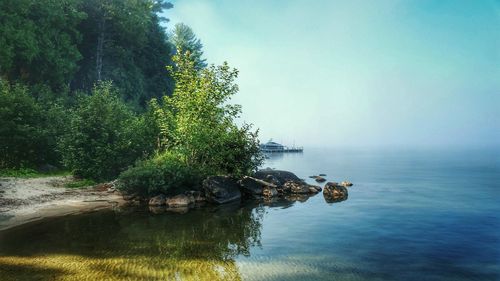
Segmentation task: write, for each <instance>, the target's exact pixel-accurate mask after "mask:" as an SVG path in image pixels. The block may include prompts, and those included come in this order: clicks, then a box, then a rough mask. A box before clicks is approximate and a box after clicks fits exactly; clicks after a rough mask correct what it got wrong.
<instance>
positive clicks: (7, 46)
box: [0, 0, 85, 91]
mask: <svg viewBox="0 0 500 281" xmlns="http://www.w3.org/2000/svg"><path fill="white" fill-rule="evenodd" d="M78 2H79V0H61V1H49V0H3V1H0V46H1V48H0V75H1V76H3V77H4V78H7V79H8V80H9V81H16V80H17V81H22V82H24V83H28V84H30V85H34V84H45V85H47V86H49V87H50V88H51V89H52V90H55V91H60V90H61V89H63V88H65V87H67V86H68V84H69V82H70V80H71V78H72V76H73V75H74V73H75V72H76V71H77V69H78V64H77V63H78V61H79V60H80V59H81V58H82V56H81V54H80V52H79V51H78V49H77V44H78V42H79V41H80V39H81V37H80V34H79V32H78V30H77V29H76V27H77V25H78V24H79V22H80V21H81V20H82V19H84V18H85V14H84V13H82V12H81V11H79V10H78V9H77V4H78Z"/></svg>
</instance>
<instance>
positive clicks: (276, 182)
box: [264, 175, 280, 186]
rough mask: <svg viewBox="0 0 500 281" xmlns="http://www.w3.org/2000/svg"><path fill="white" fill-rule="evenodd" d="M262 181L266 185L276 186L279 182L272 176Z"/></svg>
mask: <svg viewBox="0 0 500 281" xmlns="http://www.w3.org/2000/svg"><path fill="white" fill-rule="evenodd" d="M264 181H266V182H268V183H272V184H274V185H276V186H278V185H280V181H279V180H278V178H276V177H275V176H273V175H267V176H266V178H265V179H264Z"/></svg>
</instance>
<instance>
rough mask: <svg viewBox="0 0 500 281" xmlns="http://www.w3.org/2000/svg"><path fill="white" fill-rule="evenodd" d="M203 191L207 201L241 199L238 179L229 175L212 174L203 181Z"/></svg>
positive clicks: (223, 202)
mask: <svg viewBox="0 0 500 281" xmlns="http://www.w3.org/2000/svg"><path fill="white" fill-rule="evenodd" d="M203 191H204V192H205V197H206V198H207V201H209V202H212V203H217V204H225V203H229V202H233V201H239V200H241V192H240V185H239V183H238V180H237V179H235V178H233V177H229V176H212V177H208V178H206V179H205V180H204V181H203Z"/></svg>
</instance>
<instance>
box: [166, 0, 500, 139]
mask: <svg viewBox="0 0 500 281" xmlns="http://www.w3.org/2000/svg"><path fill="white" fill-rule="evenodd" d="M173 3H174V9H171V10H168V11H167V12H166V13H165V16H166V17H168V18H170V19H171V22H170V23H167V24H166V26H167V27H169V26H172V25H173V24H174V23H177V22H184V23H186V24H188V25H189V26H191V27H192V28H193V30H194V31H195V33H196V34H197V35H198V37H199V38H200V39H201V41H202V43H203V44H204V50H205V57H206V58H207V59H208V62H210V63H216V64H219V63H221V62H222V61H225V60H227V61H228V62H229V64H230V65H231V66H233V67H236V68H238V69H239V70H240V78H239V81H238V82H239V85H240V93H239V94H238V95H236V97H235V98H234V102H235V103H239V104H241V105H243V114H242V120H244V121H246V122H250V123H254V124H255V125H256V127H258V128H260V136H261V140H262V141H267V140H268V139H270V138H273V139H274V140H275V141H278V142H283V143H284V144H286V145H292V144H293V142H294V141H295V143H296V144H297V145H304V146H309V147H311V146H315V147H346V146H347V147H394V146H396V147H402V148H408V147H449V146H454V147H495V146H497V147H498V146H500V125H499V124H500V114H499V113H498V112H499V111H500V79H498V77H500V67H499V65H500V32H499V28H498V27H499V26H500V2H498V1H496V0H484V1H467V0H459V1H455V0H443V1H431V0H423V1H406V0H383V1H364V0H354V1H352V0H334V1H330V0H329V1H305V0H291V1H230V0H221V1H204V0H190V1H174V2H173Z"/></svg>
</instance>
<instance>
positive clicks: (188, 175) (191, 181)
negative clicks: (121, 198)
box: [119, 153, 203, 196]
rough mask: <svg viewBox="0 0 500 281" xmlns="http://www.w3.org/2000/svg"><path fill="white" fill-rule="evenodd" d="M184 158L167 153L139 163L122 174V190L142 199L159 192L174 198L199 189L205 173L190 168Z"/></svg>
mask: <svg viewBox="0 0 500 281" xmlns="http://www.w3.org/2000/svg"><path fill="white" fill-rule="evenodd" d="M181 159H182V156H180V155H176V154H174V153H164V154H162V155H161V156H156V157H155V158H153V159H149V160H146V161H142V162H139V163H138V164H137V165H136V166H135V167H132V168H130V169H128V170H127V171H125V172H123V173H122V174H121V175H120V177H119V183H120V184H119V188H120V189H122V190H124V191H126V192H128V193H136V194H139V195H142V196H146V195H153V194H159V193H163V194H166V195H174V194H179V193H181V192H183V191H185V190H192V189H198V188H199V185H200V183H201V180H202V179H203V173H202V172H201V171H199V170H197V169H196V168H193V167H188V166H187V165H186V163H185V162H183V161H181Z"/></svg>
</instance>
